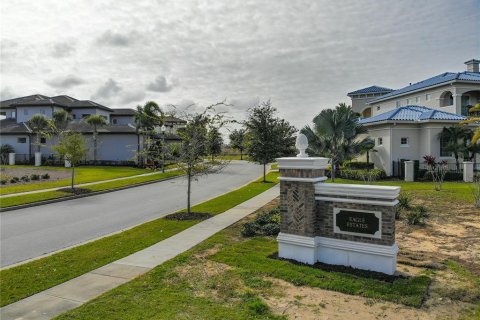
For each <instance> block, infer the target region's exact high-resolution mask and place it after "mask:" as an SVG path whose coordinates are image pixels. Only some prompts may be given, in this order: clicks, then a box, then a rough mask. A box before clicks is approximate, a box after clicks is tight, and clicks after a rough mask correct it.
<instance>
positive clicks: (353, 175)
mask: <svg viewBox="0 0 480 320" xmlns="http://www.w3.org/2000/svg"><path fill="white" fill-rule="evenodd" d="M385 176H386V174H385V171H383V170H381V169H371V170H365V169H342V170H341V171H340V177H342V178H345V179H351V180H363V181H364V182H372V181H376V180H378V179H381V178H384V177H385Z"/></svg>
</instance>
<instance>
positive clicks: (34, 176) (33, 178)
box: [30, 173, 40, 180]
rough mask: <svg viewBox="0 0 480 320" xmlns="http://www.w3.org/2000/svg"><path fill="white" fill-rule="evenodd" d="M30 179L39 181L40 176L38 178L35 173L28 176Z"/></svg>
mask: <svg viewBox="0 0 480 320" xmlns="http://www.w3.org/2000/svg"><path fill="white" fill-rule="evenodd" d="M30 179H31V180H40V176H39V175H38V174H36V173H32V174H31V175H30Z"/></svg>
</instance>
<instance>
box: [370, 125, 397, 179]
mask: <svg viewBox="0 0 480 320" xmlns="http://www.w3.org/2000/svg"><path fill="white" fill-rule="evenodd" d="M368 135H369V136H370V138H372V139H373V140H374V141H375V148H374V150H375V151H376V152H370V159H371V161H372V163H373V164H374V166H375V168H377V169H382V170H385V173H386V174H387V175H391V171H392V160H391V158H390V143H391V140H390V129H389V128H387V127H385V126H378V127H376V128H371V129H369V131H368ZM378 138H382V145H379V144H378Z"/></svg>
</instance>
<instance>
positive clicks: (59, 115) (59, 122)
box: [52, 110, 72, 133]
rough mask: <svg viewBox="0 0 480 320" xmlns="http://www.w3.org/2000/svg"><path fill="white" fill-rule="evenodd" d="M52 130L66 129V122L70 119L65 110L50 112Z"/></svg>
mask: <svg viewBox="0 0 480 320" xmlns="http://www.w3.org/2000/svg"><path fill="white" fill-rule="evenodd" d="M52 119H53V125H54V130H55V131H56V132H57V133H59V132H62V131H65V130H66V129H67V126H68V123H69V122H70V121H71V120H72V117H71V116H70V114H69V113H68V112H67V111H65V110H59V111H55V112H54V113H53V114H52Z"/></svg>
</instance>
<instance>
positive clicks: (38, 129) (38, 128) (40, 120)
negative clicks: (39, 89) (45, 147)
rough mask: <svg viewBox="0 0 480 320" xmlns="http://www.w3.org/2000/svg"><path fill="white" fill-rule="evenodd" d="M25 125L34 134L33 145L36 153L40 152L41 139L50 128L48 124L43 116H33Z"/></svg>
mask: <svg viewBox="0 0 480 320" xmlns="http://www.w3.org/2000/svg"><path fill="white" fill-rule="evenodd" d="M27 125H28V126H29V127H30V129H32V131H33V133H35V136H36V139H35V144H36V145H37V152H40V146H41V140H40V139H41V138H42V135H44V134H45V133H46V131H47V129H48V128H49V127H50V122H49V121H48V119H47V118H46V117H45V116H44V115H43V114H36V115H33V116H32V117H31V118H30V120H28V121H27Z"/></svg>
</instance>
